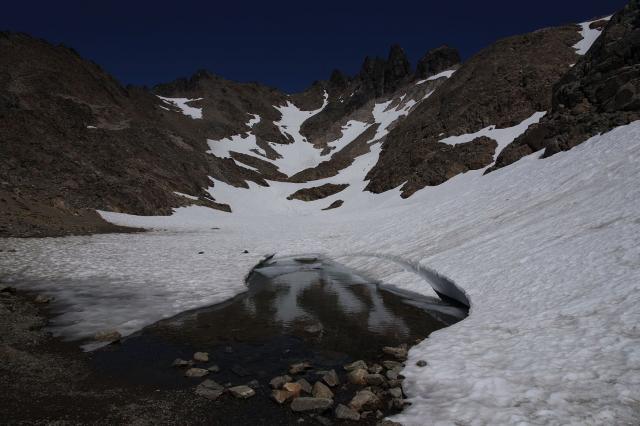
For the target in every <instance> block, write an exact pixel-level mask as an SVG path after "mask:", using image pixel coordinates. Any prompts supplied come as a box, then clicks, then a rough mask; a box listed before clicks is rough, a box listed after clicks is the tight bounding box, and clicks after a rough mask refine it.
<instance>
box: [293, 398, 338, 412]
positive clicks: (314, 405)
mask: <svg viewBox="0 0 640 426" xmlns="http://www.w3.org/2000/svg"><path fill="white" fill-rule="evenodd" d="M332 405H333V400H332V399H329V398H312V397H301V398H296V399H294V400H293V402H292V403H291V410H293V411H295V412H297V413H298V412H308V411H324V410H326V409H328V408H330V407H331V406H332Z"/></svg>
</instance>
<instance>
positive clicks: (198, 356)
mask: <svg viewBox="0 0 640 426" xmlns="http://www.w3.org/2000/svg"><path fill="white" fill-rule="evenodd" d="M193 360H194V361H197V362H207V361H209V354H208V353H207V352H196V353H194V354H193Z"/></svg>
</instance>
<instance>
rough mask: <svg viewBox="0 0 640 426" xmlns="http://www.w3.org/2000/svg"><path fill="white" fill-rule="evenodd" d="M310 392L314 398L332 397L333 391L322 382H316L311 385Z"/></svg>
mask: <svg viewBox="0 0 640 426" xmlns="http://www.w3.org/2000/svg"><path fill="white" fill-rule="evenodd" d="M311 394H312V395H313V397H314V398H329V399H331V398H333V392H331V389H329V387H328V386H327V385H325V384H324V383H322V382H316V383H315V384H314V385H313V389H312V390H311Z"/></svg>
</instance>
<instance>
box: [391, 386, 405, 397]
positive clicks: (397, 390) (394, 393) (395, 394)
mask: <svg viewBox="0 0 640 426" xmlns="http://www.w3.org/2000/svg"><path fill="white" fill-rule="evenodd" d="M389 395H391V397H392V398H402V389H401V388H391V389H389Z"/></svg>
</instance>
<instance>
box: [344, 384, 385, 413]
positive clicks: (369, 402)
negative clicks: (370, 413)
mask: <svg viewBox="0 0 640 426" xmlns="http://www.w3.org/2000/svg"><path fill="white" fill-rule="evenodd" d="M380 402H381V401H380V398H378V396H377V395H376V394H374V393H373V392H371V391H370V390H366V389H364V390H361V391H359V392H358V393H356V395H355V396H354V397H353V399H351V402H349V407H351V408H353V409H354V410H357V411H362V410H375V409H376V408H378V406H379V405H380Z"/></svg>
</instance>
